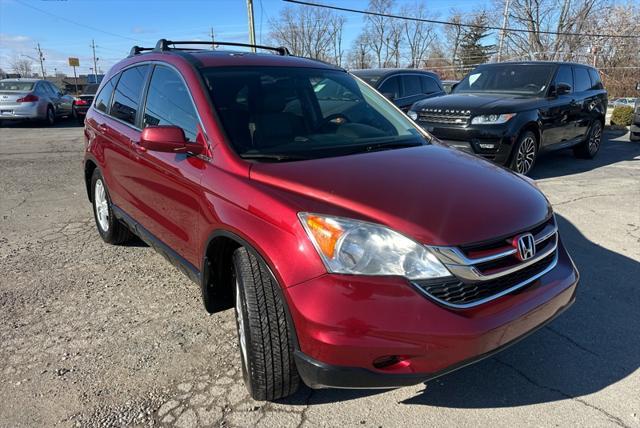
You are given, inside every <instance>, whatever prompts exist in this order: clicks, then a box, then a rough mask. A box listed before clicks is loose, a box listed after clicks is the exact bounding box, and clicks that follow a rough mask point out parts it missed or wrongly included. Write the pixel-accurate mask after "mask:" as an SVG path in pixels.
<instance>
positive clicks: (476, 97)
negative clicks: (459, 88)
mask: <svg viewBox="0 0 640 428" xmlns="http://www.w3.org/2000/svg"><path fill="white" fill-rule="evenodd" d="M539 104H540V99H539V98H532V97H520V96H513V95H502V94H451V95H445V96H443V97H437V98H429V99H425V100H422V101H418V102H417V103H415V104H414V105H413V107H412V110H422V109H430V108H436V109H443V110H463V111H466V110H469V111H470V112H471V113H517V112H520V111H524V110H530V109H533V108H536V107H537V106H538V105H539Z"/></svg>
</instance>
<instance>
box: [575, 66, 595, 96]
mask: <svg viewBox="0 0 640 428" xmlns="http://www.w3.org/2000/svg"><path fill="white" fill-rule="evenodd" d="M573 71H574V73H575V75H574V77H575V82H576V87H575V92H583V91H588V90H589V89H591V78H590V77H589V72H588V71H587V69H586V68H584V67H574V68H573Z"/></svg>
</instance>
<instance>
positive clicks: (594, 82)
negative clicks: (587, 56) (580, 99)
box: [589, 68, 603, 89]
mask: <svg viewBox="0 0 640 428" xmlns="http://www.w3.org/2000/svg"><path fill="white" fill-rule="evenodd" d="M589 77H591V89H602V88H603V86H602V80H600V73H598V72H597V71H596V70H594V69H593V68H590V69H589Z"/></svg>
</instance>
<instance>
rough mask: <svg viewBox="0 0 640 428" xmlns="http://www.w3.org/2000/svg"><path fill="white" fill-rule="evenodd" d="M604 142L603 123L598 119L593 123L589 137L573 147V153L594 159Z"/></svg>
mask: <svg viewBox="0 0 640 428" xmlns="http://www.w3.org/2000/svg"><path fill="white" fill-rule="evenodd" d="M601 143H602V123H601V122H600V121H599V120H598V121H595V122H593V123H592V124H591V127H589V132H588V133H587V138H585V140H584V141H583V142H581V143H580V144H578V145H577V146H574V147H573V154H574V155H575V156H576V157H578V158H582V159H593V158H594V157H596V155H597V154H598V151H600V144H601Z"/></svg>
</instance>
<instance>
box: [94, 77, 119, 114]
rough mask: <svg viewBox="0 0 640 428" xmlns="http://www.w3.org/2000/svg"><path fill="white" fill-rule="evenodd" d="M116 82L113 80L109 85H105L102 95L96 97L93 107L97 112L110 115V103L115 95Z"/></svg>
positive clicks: (101, 91)
mask: <svg viewBox="0 0 640 428" xmlns="http://www.w3.org/2000/svg"><path fill="white" fill-rule="evenodd" d="M114 80H115V79H111V80H109V81H108V82H107V83H105V85H104V86H103V87H102V89H101V90H100V93H98V95H96V98H95V100H94V101H93V106H94V108H95V109H96V110H98V111H101V112H103V113H107V114H109V101H110V100H111V95H112V94H113V81H114Z"/></svg>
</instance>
